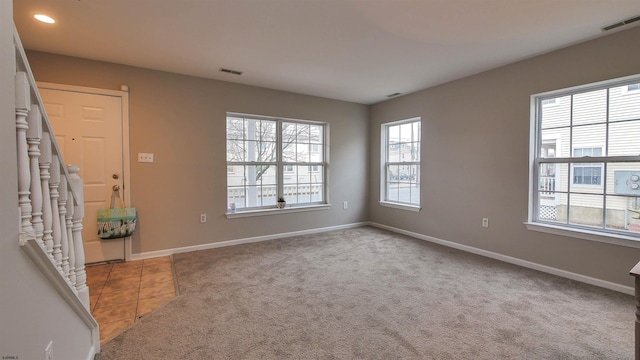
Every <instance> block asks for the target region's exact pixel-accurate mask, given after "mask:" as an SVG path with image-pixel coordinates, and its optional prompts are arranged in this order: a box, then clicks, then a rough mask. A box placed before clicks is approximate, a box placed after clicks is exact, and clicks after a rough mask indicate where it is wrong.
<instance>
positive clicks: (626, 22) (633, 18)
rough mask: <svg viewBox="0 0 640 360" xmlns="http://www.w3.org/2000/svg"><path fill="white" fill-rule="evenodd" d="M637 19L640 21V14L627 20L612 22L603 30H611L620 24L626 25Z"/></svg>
mask: <svg viewBox="0 0 640 360" xmlns="http://www.w3.org/2000/svg"><path fill="white" fill-rule="evenodd" d="M636 21H640V16H635V17H632V18H629V19H626V20H622V21H620V22H617V23H615V24H611V25H608V26H605V27H603V28H602V31H609V30H613V29H615V28H619V27H620V26H625V25H629V24H631V23H634V22H636Z"/></svg>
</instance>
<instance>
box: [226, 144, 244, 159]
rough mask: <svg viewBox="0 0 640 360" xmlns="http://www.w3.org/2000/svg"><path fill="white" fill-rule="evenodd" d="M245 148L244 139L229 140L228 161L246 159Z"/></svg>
mask: <svg viewBox="0 0 640 360" xmlns="http://www.w3.org/2000/svg"><path fill="white" fill-rule="evenodd" d="M244 160H245V149H244V142H243V141H242V140H227V161H244Z"/></svg>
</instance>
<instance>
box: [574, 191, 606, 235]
mask: <svg viewBox="0 0 640 360" xmlns="http://www.w3.org/2000/svg"><path fill="white" fill-rule="evenodd" d="M603 199H604V196H602V195H588V194H575V193H572V194H571V197H570V198H569V202H570V204H569V223H570V224H574V225H582V226H595V227H603V223H602V209H603Z"/></svg>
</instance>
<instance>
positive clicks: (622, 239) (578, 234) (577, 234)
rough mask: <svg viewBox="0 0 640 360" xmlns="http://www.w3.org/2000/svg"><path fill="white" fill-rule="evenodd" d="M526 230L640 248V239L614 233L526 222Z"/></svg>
mask: <svg viewBox="0 0 640 360" xmlns="http://www.w3.org/2000/svg"><path fill="white" fill-rule="evenodd" d="M524 225H525V226H526V227H527V230H531V231H538V232H543V233H547V234H553V235H560V236H567V237H572V238H576V239H583V240H589V241H596V242H601V243H606V244H614V245H620V246H626V247H632V248H640V239H638V238H635V237H633V236H627V235H623V234H616V233H602V232H600V231H591V230H588V229H581V228H567V227H564V226H558V225H553V224H549V223H540V222H532V221H527V222H525V223H524Z"/></svg>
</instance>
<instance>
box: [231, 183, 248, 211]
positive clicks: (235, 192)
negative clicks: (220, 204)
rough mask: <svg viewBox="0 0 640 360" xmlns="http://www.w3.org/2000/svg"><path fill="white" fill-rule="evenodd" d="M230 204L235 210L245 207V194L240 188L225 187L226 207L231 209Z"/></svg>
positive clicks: (242, 188)
mask: <svg viewBox="0 0 640 360" xmlns="http://www.w3.org/2000/svg"><path fill="white" fill-rule="evenodd" d="M231 204H233V206H235V208H236V209H240V208H244V207H245V192H244V187H242V186H229V187H227V206H228V207H231Z"/></svg>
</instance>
